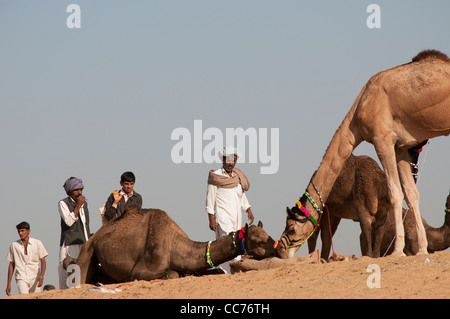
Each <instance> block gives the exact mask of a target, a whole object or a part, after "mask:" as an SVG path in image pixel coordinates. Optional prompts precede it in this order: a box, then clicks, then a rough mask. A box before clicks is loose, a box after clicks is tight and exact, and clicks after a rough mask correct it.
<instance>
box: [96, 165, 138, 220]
mask: <svg viewBox="0 0 450 319" xmlns="http://www.w3.org/2000/svg"><path fill="white" fill-rule="evenodd" d="M135 182H136V177H135V176H134V174H133V172H125V173H123V174H122V176H120V186H122V189H121V190H120V191H117V190H115V191H114V192H113V193H112V194H111V195H110V196H109V197H108V200H107V201H106V203H105V213H104V217H105V218H106V219H107V220H111V219H116V218H119V217H120V216H122V214H123V212H124V211H125V208H127V207H130V206H135V207H137V208H138V209H141V208H142V196H141V195H139V194H138V193H137V192H136V191H134V190H133V188H134V183H135Z"/></svg>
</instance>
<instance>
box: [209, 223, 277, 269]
mask: <svg viewBox="0 0 450 319" xmlns="http://www.w3.org/2000/svg"><path fill="white" fill-rule="evenodd" d="M244 234H245V227H242V228H241V230H240V231H239V232H233V233H232V237H233V247H234V248H235V249H236V250H237V249H239V251H236V255H242V254H244V253H245V245H244ZM236 235H237V236H238V240H237V242H238V244H239V247H238V245H237V244H236ZM212 242H213V241H212V240H210V241H209V242H208V244H207V245H206V262H207V263H208V265H209V266H210V267H211V268H217V266H214V263H213V262H212V259H211V253H210V249H211V243H212ZM277 247H278V240H276V241H275V243H274V244H273V248H275V249H277Z"/></svg>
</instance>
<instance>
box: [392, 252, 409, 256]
mask: <svg viewBox="0 0 450 319" xmlns="http://www.w3.org/2000/svg"><path fill="white" fill-rule="evenodd" d="M390 256H393V257H404V256H406V254H405V253H404V252H403V251H393V252H392V254H391V255H390Z"/></svg>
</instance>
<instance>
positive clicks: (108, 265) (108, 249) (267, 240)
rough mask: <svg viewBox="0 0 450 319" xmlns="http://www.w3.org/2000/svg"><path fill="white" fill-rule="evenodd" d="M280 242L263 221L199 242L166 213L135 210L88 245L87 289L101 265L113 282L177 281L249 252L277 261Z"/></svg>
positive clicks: (84, 263)
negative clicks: (273, 236) (185, 274)
mask: <svg viewBox="0 0 450 319" xmlns="http://www.w3.org/2000/svg"><path fill="white" fill-rule="evenodd" d="M274 243H275V242H274V240H273V239H272V238H271V237H270V236H268V235H267V233H266V232H265V231H264V230H263V229H262V223H261V222H259V224H258V226H248V225H245V227H243V228H242V229H241V230H240V231H237V232H232V233H230V234H229V235H228V236H225V237H223V238H221V239H219V240H216V241H211V242H208V243H206V242H205V243H203V242H195V241H192V240H190V239H189V238H188V236H187V235H186V233H185V232H184V231H183V230H182V229H181V228H180V227H179V226H178V225H177V224H176V223H175V222H174V221H173V220H172V219H171V218H170V217H169V216H168V215H167V214H166V213H165V212H164V211H162V210H158V209H140V210H138V209H137V208H133V207H130V208H129V209H127V210H126V211H125V213H124V214H123V215H122V217H121V218H119V219H117V220H114V221H109V222H107V223H106V224H104V225H103V226H102V227H101V228H100V229H99V230H98V231H97V232H96V233H95V234H94V235H93V236H92V237H91V238H90V239H89V240H88V241H87V242H86V243H85V244H84V245H83V248H82V249H81V252H80V255H79V257H78V260H77V265H78V266H79V267H80V273H81V275H80V283H81V284H84V283H95V282H94V281H95V279H96V276H97V274H96V272H98V271H99V266H98V265H99V264H100V265H101V271H102V272H103V273H104V274H106V275H107V276H108V277H109V278H110V280H111V281H112V282H126V281H132V280H135V279H137V280H153V279H158V278H176V277H178V276H179V273H192V272H197V271H201V270H206V269H208V268H210V267H211V266H218V265H219V264H221V263H223V262H225V261H228V260H231V259H233V258H234V257H236V256H238V255H241V254H244V251H245V252H246V253H247V254H249V255H252V256H253V257H254V258H259V259H262V258H266V257H272V256H275V254H276V249H275V248H274V247H273V246H274ZM275 246H276V245H275Z"/></svg>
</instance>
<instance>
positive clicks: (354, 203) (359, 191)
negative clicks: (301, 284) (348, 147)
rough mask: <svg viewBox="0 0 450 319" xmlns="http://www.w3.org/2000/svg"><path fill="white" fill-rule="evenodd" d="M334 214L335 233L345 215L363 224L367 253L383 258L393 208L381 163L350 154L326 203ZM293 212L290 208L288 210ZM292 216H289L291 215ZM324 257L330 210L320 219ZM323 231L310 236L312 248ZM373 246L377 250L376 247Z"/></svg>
mask: <svg viewBox="0 0 450 319" xmlns="http://www.w3.org/2000/svg"><path fill="white" fill-rule="evenodd" d="M326 205H327V207H328V211H329V213H330V224H331V236H334V233H335V232H336V229H337V227H338V225H339V222H340V221H341V219H342V218H345V219H352V220H353V221H355V222H359V223H360V227H361V237H364V239H365V241H364V243H365V245H364V254H363V255H364V256H370V257H379V256H380V245H381V239H382V238H383V226H384V223H385V221H386V216H387V215H388V214H389V212H390V210H391V203H390V200H389V192H388V189H387V181H386V176H385V174H384V172H383V171H382V170H381V169H380V167H379V166H378V164H377V162H375V160H373V159H372V158H370V157H368V156H354V155H350V157H349V158H348V159H347V161H346V162H345V165H344V167H343V168H342V171H341V173H340V174H339V176H338V178H337V179H336V182H335V183H334V185H333V189H332V190H331V193H330V195H329V197H328V199H327V203H326ZM288 213H289V209H288ZM288 218H289V217H288ZM319 227H320V237H321V240H322V250H321V258H323V259H328V255H329V254H330V247H331V237H330V228H329V221H328V216H327V212H325V215H323V216H322V219H321V221H320V226H319ZM318 235H319V231H316V232H314V234H313V235H312V236H311V237H310V238H309V239H308V249H309V252H310V253H312V252H313V251H314V250H315V249H316V242H317V237H318ZM372 248H373V249H372Z"/></svg>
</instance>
